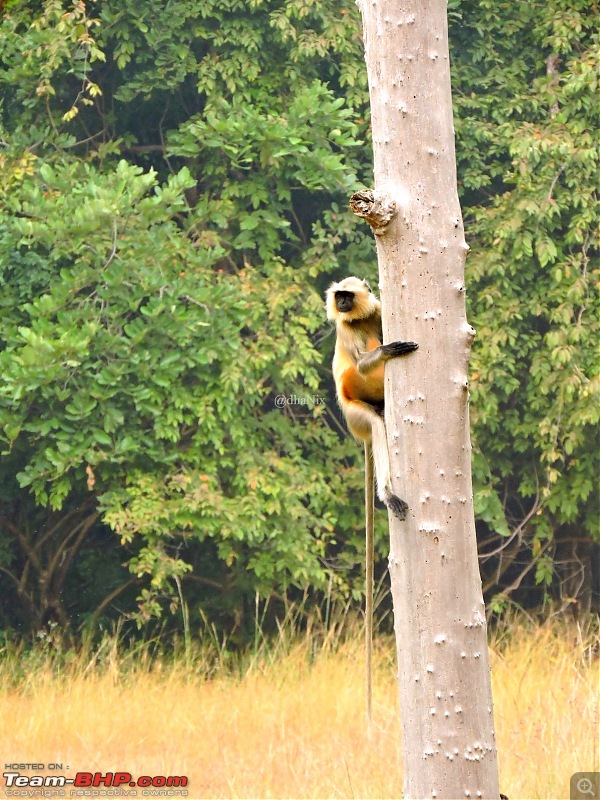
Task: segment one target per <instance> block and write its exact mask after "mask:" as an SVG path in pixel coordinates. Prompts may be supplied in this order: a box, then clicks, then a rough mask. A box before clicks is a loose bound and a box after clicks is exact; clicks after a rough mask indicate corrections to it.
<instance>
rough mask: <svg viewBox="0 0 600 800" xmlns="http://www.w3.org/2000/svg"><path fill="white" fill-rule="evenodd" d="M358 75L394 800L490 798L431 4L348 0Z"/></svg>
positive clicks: (447, 156) (441, 43)
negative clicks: (380, 344)
mask: <svg viewBox="0 0 600 800" xmlns="http://www.w3.org/2000/svg"><path fill="white" fill-rule="evenodd" d="M357 1H358V5H359V7H360V9H361V13H362V17H363V28H364V41H365V57H366V62H367V69H368V75H369V88H370V96H371V111H372V125H373V143H374V158H375V192H374V193H369V192H359V193H358V194H357V195H355V196H354V198H353V201H354V202H353V207H354V209H355V211H356V212H357V213H359V214H360V215H361V216H363V217H365V218H366V219H367V220H368V221H369V223H370V224H371V226H372V228H373V230H374V232H375V238H376V242H377V255H378V260H379V274H380V289H381V299H382V305H383V333H384V342H393V341H396V340H409V341H415V342H418V343H419V346H420V348H419V350H418V351H417V352H416V353H415V354H413V355H411V356H409V357H407V358H402V359H400V358H399V359H394V360H392V361H390V362H389V363H388V364H387V366H386V396H385V400H386V408H385V416H386V424H387V431H388V446H389V451H390V462H391V473H392V481H393V484H394V492H395V493H396V494H397V495H399V496H400V497H402V498H403V499H405V500H406V501H407V502H408V504H409V512H408V517H407V519H406V521H405V522H400V521H398V520H397V519H396V518H395V517H394V516H393V515H392V514H390V515H389V516H390V540H391V544H390V558H389V564H390V576H391V581H392V594H393V599H394V619H395V630H396V642H397V650H398V663H399V683H400V701H401V715H402V729H403V738H404V797H405V798H410V799H411V800H423V798H439V800H458V798H469V797H470V798H487V800H497V799H498V796H499V793H498V768H497V754H496V745H495V739H494V722H493V711H492V694H491V682H490V670H489V661H488V651H487V632H486V620H485V610H484V604H483V596H482V592H481V579H480V575H479V566H478V561H477V546H476V539H475V521H474V515H473V496H472V485H471V445H470V438H469V414H468V386H467V365H468V360H469V355H470V348H471V342H472V339H473V336H474V331H473V329H472V328H471V327H470V326H469V324H468V323H467V320H466V314H465V286H464V261H465V257H466V253H467V250H468V247H467V245H466V243H465V239H464V230H463V225H462V217H461V211H460V206H459V201H458V194H457V187H456V162H455V154H454V129H453V122H452V99H451V90H450V66H449V56H448V36H447V18H446V3H445V2H444V0H419V1H417V0H385V2H384V0H357Z"/></svg>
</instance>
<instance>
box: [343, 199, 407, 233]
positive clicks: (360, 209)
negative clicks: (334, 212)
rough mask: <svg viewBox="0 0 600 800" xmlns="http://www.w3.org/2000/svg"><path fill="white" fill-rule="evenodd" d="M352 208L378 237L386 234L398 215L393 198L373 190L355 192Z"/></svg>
mask: <svg viewBox="0 0 600 800" xmlns="http://www.w3.org/2000/svg"><path fill="white" fill-rule="evenodd" d="M350 208H351V209H352V211H353V212H354V213H355V214H356V216H357V217H362V219H366V221H367V222H368V223H369V225H370V226H371V228H372V229H373V233H374V234H376V235H377V236H381V234H382V233H385V231H386V229H387V226H388V225H389V224H390V222H391V221H392V220H393V219H394V217H395V216H396V214H397V213H398V212H397V209H396V203H395V201H394V200H392V198H391V197H388V195H386V194H380V193H379V192H374V191H372V190H371V189H361V191H360V192H355V193H354V194H353V195H352V197H351V198H350Z"/></svg>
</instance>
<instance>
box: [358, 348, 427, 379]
mask: <svg viewBox="0 0 600 800" xmlns="http://www.w3.org/2000/svg"><path fill="white" fill-rule="evenodd" d="M418 347H419V345H418V344H415V342H391V343H390V344H381V345H379V347H376V348H375V349H374V350H369V351H368V352H367V353H362V354H361V355H360V356H359V358H358V361H357V362H356V368H357V370H358V371H359V372H360V374H361V375H368V374H369V372H371V371H372V370H374V369H375V368H376V367H378V366H379V365H380V364H384V363H385V362H386V361H389V360H390V358H396V357H397V356H405V355H407V354H408V353H412V352H413V350H416V349H417V348H418Z"/></svg>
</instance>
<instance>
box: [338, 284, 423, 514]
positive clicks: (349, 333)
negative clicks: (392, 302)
mask: <svg viewBox="0 0 600 800" xmlns="http://www.w3.org/2000/svg"><path fill="white" fill-rule="evenodd" d="M326 307H327V317H328V319H330V320H333V321H334V322H335V324H336V329H337V339H336V345H335V354H334V357H333V378H334V380H335V385H336V391H337V397H338V402H339V404H340V407H341V409H342V412H343V413H344V416H345V418H346V422H347V424H348V428H349V429H350V432H351V433H352V434H353V435H354V436H355V437H356V438H357V439H361V440H362V441H364V442H366V443H371V444H372V447H373V458H374V461H375V473H376V476H377V488H378V494H379V498H380V499H381V500H382V501H383V502H384V503H385V504H386V505H387V506H388V507H389V508H390V509H391V510H392V511H393V513H394V514H396V516H398V517H399V518H400V519H404V517H405V516H406V509H407V506H406V503H405V502H404V501H403V500H400V498H399V497H396V495H395V494H394V493H393V491H392V487H391V480H390V470H389V459H388V452H387V438H386V433H385V424H384V422H383V417H382V415H383V401H384V391H383V386H384V384H383V376H384V366H385V362H386V361H388V360H389V359H390V358H395V357H397V356H400V355H405V354H407V353H410V352H411V351H413V350H416V349H417V345H416V344H414V342H394V343H392V344H388V345H383V344H382V339H383V335H382V329H381V304H380V302H379V300H378V299H377V298H376V297H375V295H374V294H373V293H372V292H371V289H370V287H369V285H368V284H367V283H366V281H363V280H361V279H360V278H355V277H350V278H345V279H344V280H343V281H340V282H339V283H334V284H333V285H332V286H331V287H330V288H329V289H328V291H327V300H326Z"/></svg>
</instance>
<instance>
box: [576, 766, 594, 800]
mask: <svg viewBox="0 0 600 800" xmlns="http://www.w3.org/2000/svg"><path fill="white" fill-rule="evenodd" d="M569 798H570V800H600V772H576V773H575V774H574V775H572V776H571V785H570V793H569Z"/></svg>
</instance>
